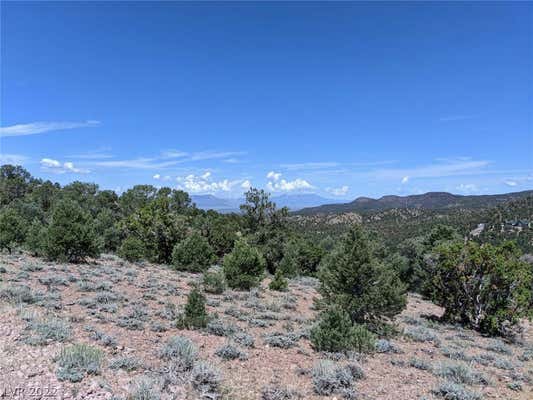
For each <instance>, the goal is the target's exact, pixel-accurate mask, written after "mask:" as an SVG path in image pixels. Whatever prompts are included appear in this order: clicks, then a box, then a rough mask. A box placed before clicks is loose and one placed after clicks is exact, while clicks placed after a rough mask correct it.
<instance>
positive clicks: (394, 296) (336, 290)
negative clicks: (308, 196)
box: [319, 225, 406, 326]
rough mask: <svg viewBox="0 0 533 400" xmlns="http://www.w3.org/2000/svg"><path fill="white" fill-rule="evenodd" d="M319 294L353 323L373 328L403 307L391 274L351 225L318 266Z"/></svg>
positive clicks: (396, 281)
mask: <svg viewBox="0 0 533 400" xmlns="http://www.w3.org/2000/svg"><path fill="white" fill-rule="evenodd" d="M319 278H320V283H321V284H320V289H319V291H320V293H321V295H322V303H323V304H325V305H326V306H339V307H341V308H342V309H343V310H344V311H346V312H347V313H348V314H349V315H350V318H351V320H352V322H354V323H360V324H368V325H374V326H377V325H379V324H381V323H383V322H384V318H392V317H394V316H395V315H397V314H398V313H400V312H401V311H402V310H403V309H404V308H405V305H406V293H405V287H404V285H403V284H402V283H401V281H400V279H399V278H398V276H397V274H396V273H395V271H394V270H393V269H392V268H391V267H390V266H388V265H386V264H383V263H381V262H379V261H378V260H377V259H376V257H375V256H374V254H373V252H372V246H371V243H370V242H369V240H368V237H367V235H366V234H365V233H364V231H363V230H362V228H361V227H360V226H358V225H356V226H354V227H353V228H352V229H351V230H350V232H348V234H347V235H346V236H345V237H344V239H343V240H342V241H341V243H340V245H339V246H338V247H337V248H336V249H335V250H334V251H333V252H332V253H330V254H329V255H328V256H327V257H326V258H325V260H324V262H323V264H322V265H321V268H320V272H319Z"/></svg>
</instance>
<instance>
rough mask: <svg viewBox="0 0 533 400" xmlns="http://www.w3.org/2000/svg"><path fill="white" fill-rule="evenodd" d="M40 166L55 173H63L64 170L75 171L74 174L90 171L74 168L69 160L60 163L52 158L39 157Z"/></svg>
mask: <svg viewBox="0 0 533 400" xmlns="http://www.w3.org/2000/svg"><path fill="white" fill-rule="evenodd" d="M41 167H43V168H44V169H45V170H47V171H49V172H53V173H56V174H64V173H66V172H70V173H75V174H87V173H89V172H90V171H89V170H86V169H80V168H76V167H75V166H74V164H73V163H72V162H70V161H67V162H64V163H61V162H59V161H58V160H54V159H52V158H43V159H41Z"/></svg>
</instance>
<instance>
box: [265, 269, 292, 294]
mask: <svg viewBox="0 0 533 400" xmlns="http://www.w3.org/2000/svg"><path fill="white" fill-rule="evenodd" d="M288 287H289V282H288V281H287V278H285V277H284V276H283V272H281V270H280V269H278V270H277V271H276V273H275V274H274V279H272V281H271V282H270V284H269V285H268V288H269V289H270V290H277V291H278V292H285V291H286V290H287V288H288Z"/></svg>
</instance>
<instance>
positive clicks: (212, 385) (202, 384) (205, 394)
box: [191, 361, 222, 399]
mask: <svg viewBox="0 0 533 400" xmlns="http://www.w3.org/2000/svg"><path fill="white" fill-rule="evenodd" d="M221 380H222V378H221V374H220V371H219V370H218V369H217V368H215V367H214V366H212V365H211V364H209V363H207V362H205V361H199V362H197V363H196V364H195V365H194V368H193V369H192V372H191V383H192V386H193V387H194V389H196V391H198V393H199V394H200V398H201V399H204V398H205V399H217V398H219V392H220V382H221Z"/></svg>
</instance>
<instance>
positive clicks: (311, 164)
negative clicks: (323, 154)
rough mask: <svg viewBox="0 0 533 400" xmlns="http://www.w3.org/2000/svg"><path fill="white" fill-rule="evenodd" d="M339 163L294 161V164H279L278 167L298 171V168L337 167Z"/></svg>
mask: <svg viewBox="0 0 533 400" xmlns="http://www.w3.org/2000/svg"><path fill="white" fill-rule="evenodd" d="M339 165H340V164H339V163H338V162H333V161H331V162H305V163H295V164H281V165H280V167H281V168H284V169H287V170H289V171H300V170H306V169H307V170H309V169H311V170H312V169H322V168H334V167H338V166H339Z"/></svg>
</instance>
